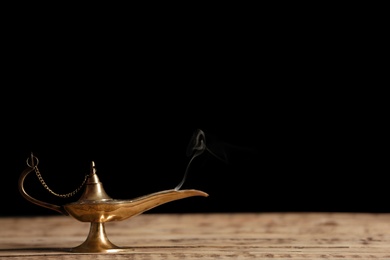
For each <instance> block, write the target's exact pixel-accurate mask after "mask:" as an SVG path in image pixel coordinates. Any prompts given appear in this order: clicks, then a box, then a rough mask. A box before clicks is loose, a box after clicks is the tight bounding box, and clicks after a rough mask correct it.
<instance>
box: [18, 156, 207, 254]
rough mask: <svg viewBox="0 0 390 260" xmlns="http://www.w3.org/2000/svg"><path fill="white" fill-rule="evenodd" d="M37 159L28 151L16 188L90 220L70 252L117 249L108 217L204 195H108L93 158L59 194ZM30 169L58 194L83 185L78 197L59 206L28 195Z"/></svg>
mask: <svg viewBox="0 0 390 260" xmlns="http://www.w3.org/2000/svg"><path fill="white" fill-rule="evenodd" d="M29 159H30V163H29ZM38 163H39V161H38V158H37V157H35V156H33V154H31V158H27V165H28V167H27V168H26V169H25V170H24V171H23V172H22V173H21V175H20V177H19V183H18V184H19V185H18V186H19V191H20V193H21V194H22V196H23V197H24V198H25V199H27V200H28V201H30V202H32V203H34V204H36V205H38V206H41V207H45V208H49V209H51V210H54V211H57V212H59V213H61V214H63V215H66V216H69V215H70V216H72V217H73V218H75V219H76V220H78V221H81V222H90V223H91V225H90V230H89V234H88V237H87V239H86V240H85V241H84V242H83V243H82V244H80V245H79V246H77V247H74V248H71V249H70V252H76V253H105V252H118V251H120V250H121V247H119V246H116V245H115V244H113V243H112V242H111V241H110V240H109V239H108V237H107V235H106V231H105V226H104V223H106V222H111V221H122V220H125V219H128V218H131V217H134V216H137V215H139V214H141V213H143V212H145V211H147V210H150V209H152V208H154V207H157V206H159V205H161V204H164V203H167V202H171V201H174V200H179V199H184V198H188V197H192V196H203V197H207V196H208V194H207V193H205V192H203V191H200V190H195V189H187V190H179V189H178V187H176V188H175V189H172V190H164V191H160V192H155V193H151V194H149V195H145V196H141V197H138V198H134V199H130V200H118V199H112V198H111V197H110V196H108V195H107V193H106V192H105V191H104V188H103V184H102V183H101V182H100V181H99V177H98V176H97V174H96V167H95V163H94V162H93V161H92V162H91V169H90V173H89V175H86V176H85V179H84V182H83V183H82V185H81V186H80V187H79V188H78V189H76V190H75V191H73V192H71V193H68V194H64V195H62V194H57V193H54V192H53V191H52V190H51V189H50V188H49V187H48V186H47V184H46V183H45V182H44V180H43V178H42V176H41V174H40V172H39V170H38V167H37V166H38ZM32 171H35V173H36V175H37V176H38V179H39V180H40V181H41V183H42V184H43V186H44V187H45V188H46V189H47V190H48V191H49V192H50V193H52V194H54V195H57V196H59V197H71V196H73V195H74V194H76V193H77V192H78V191H79V190H81V189H82V188H83V187H84V186H85V188H84V192H83V194H82V195H81V197H80V198H79V200H77V201H75V202H72V203H68V204H65V205H62V206H59V205H54V204H50V203H47V202H43V201H40V200H37V199H35V198H33V197H31V196H30V195H29V194H28V193H27V192H26V191H25V189H24V180H25V178H26V176H27V175H28V174H29V173H30V172H32Z"/></svg>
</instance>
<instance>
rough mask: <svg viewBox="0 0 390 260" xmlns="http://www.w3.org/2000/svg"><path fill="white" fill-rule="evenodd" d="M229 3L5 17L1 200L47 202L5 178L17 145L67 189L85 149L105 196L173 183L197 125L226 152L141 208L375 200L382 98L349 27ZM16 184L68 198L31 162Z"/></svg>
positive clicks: (382, 208) (77, 175)
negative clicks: (136, 17) (152, 16)
mask: <svg viewBox="0 0 390 260" xmlns="http://www.w3.org/2000/svg"><path fill="white" fill-rule="evenodd" d="M274 14H278V12H275V13H274ZM243 16H244V17H245V19H243V18H242V16H240V17H241V18H240V19H238V18H237V19H234V17H231V16H230V17H229V19H227V18H226V17H225V18H226V19H223V20H218V19H216V20H214V21H212V22H210V23H207V24H202V25H201V24H199V23H198V22H197V21H199V20H195V21H192V23H188V24H187V23H186V26H184V25H182V23H180V22H178V21H177V20H170V19H168V18H166V19H163V20H162V21H163V22H161V21H160V22H159V23H157V22H153V23H151V24H146V21H144V22H143V23H142V25H143V26H142V28H140V26H139V24H133V23H126V26H121V27H120V29H119V28H116V29H115V28H114V27H109V26H104V23H102V24H101V26H97V25H94V26H90V27H86V28H88V30H84V31H83V32H82V33H81V32H78V31H77V32H75V31H73V30H71V29H69V24H67V23H66V22H64V23H63V24H56V26H55V27H54V28H52V27H48V25H47V23H45V21H36V20H34V22H36V24H39V25H40V26H38V27H33V26H29V25H28V24H24V26H22V27H18V29H19V30H15V29H10V31H9V34H10V36H11V37H8V38H7V41H6V43H7V46H8V47H7V48H5V49H4V54H5V56H6V59H5V60H4V61H3V63H4V64H3V65H4V66H3V68H4V70H3V75H4V77H3V78H4V80H3V86H5V87H4V88H3V89H4V90H3V91H2V94H1V118H2V124H1V128H2V131H1V152H2V155H1V165H2V167H1V176H2V177H1V185H2V187H1V189H0V192H1V193H0V195H1V198H2V199H3V203H2V207H1V211H0V214H1V215H4V216H5V215H46V214H57V213H56V212H52V211H50V210H48V209H45V208H41V207H38V206H37V205H34V204H31V203H30V202H28V201H26V200H25V199H23V198H22V197H21V195H20V194H19V192H18V178H19V175H20V173H21V172H22V171H23V170H24V169H25V167H26V166H27V165H26V159H27V158H28V157H29V156H30V153H31V152H33V153H34V155H35V156H37V157H38V158H39V161H40V162H39V169H40V171H41V173H42V176H43V178H44V179H45V181H46V182H47V184H48V185H49V186H50V188H51V189H52V190H54V191H55V192H58V193H67V192H70V191H73V190H74V189H75V188H76V187H78V186H79V184H80V183H81V182H82V180H83V177H84V175H85V174H86V173H88V171H89V166H90V163H91V161H94V162H95V163H96V166H97V171H98V175H99V177H100V180H101V181H102V183H103V185H104V188H105V190H106V192H107V193H108V194H109V195H110V196H111V197H113V198H116V199H131V198H134V197H137V196H141V195H146V194H148V193H152V192H156V191H160V190H165V189H172V188H174V187H175V186H176V185H177V184H178V183H179V182H180V181H181V179H182V177H183V175H184V173H185V170H186V167H187V166H188V163H189V161H190V157H187V156H186V149H187V146H188V144H189V142H190V140H191V137H192V135H193V133H194V132H196V131H197V130H198V129H201V130H202V131H204V133H205V137H206V146H207V148H208V149H209V150H210V151H212V152H213V153H216V154H217V155H220V156H222V157H223V158H224V159H226V160H224V161H221V160H219V159H218V158H216V157H214V156H212V154H211V153H209V152H207V151H206V152H204V153H203V154H202V155H200V156H198V157H197V158H195V159H194V160H193V162H192V163H191V166H190V167H189V174H188V179H187V181H186V182H185V184H184V186H183V188H191V189H192V188H194V189H199V190H202V191H205V192H207V193H208V194H209V195H210V196H209V197H207V198H203V197H191V198H186V199H183V200H179V201H175V202H171V203H167V204H164V205H161V206H159V207H157V208H154V209H152V210H150V211H149V212H266V211H347V212H390V206H389V203H388V198H389V196H388V192H387V191H388V185H387V181H386V180H387V178H386V174H387V173H388V166H387V165H386V161H387V160H388V158H387V157H386V155H385V151H387V150H388V146H386V145H385V141H386V136H387V133H386V130H385V126H386V125H387V123H386V121H387V113H386V112H385V111H386V107H387V101H386V98H385V97H386V96H385V95H384V93H382V91H381V88H379V89H378V90H377V88H376V87H377V86H379V84H378V82H377V81H376V80H377V77H376V76H375V73H379V74H380V73H381V71H380V68H378V69H379V70H377V69H374V70H375V71H373V68H372V67H373V65H372V63H371V62H370V57H371V56H372V55H375V49H372V48H371V47H367V45H365V44H362V43H361V41H359V39H360V36H359V35H360V34H359V33H357V31H355V29H354V28H359V30H361V29H362V27H359V26H357V25H356V24H355V25H354V26H351V25H349V24H348V23H338V24H331V23H330V21H329V20H326V16H323V18H324V20H322V19H318V20H315V16H316V14H313V16H312V17H306V18H305V19H302V18H298V16H294V15H291V16H289V18H288V19H287V18H286V19H284V20H281V19H278V17H279V18H280V17H283V16H282V15H281V16H274V17H273V18H271V17H267V18H265V17H263V16H261V18H260V17H259V15H257V16H245V15H243ZM118 19H120V18H118ZM118 23H119V21H118ZM37 28H39V29H37ZM72 28H75V27H72ZM98 28H99V30H98ZM346 28H348V30H347V29H346ZM20 30H22V31H20ZM20 35H23V37H20ZM25 185H26V187H25V188H26V190H27V191H28V192H29V193H30V194H31V195H33V196H34V197H36V198H38V199H41V200H43V201H46V202H51V203H54V204H58V205H62V204H65V203H67V202H70V201H74V200H76V199H77V196H76V197H75V198H72V199H68V200H66V199H65V200H62V199H58V198H56V197H54V196H52V195H51V194H49V193H48V192H47V191H46V190H45V189H44V188H43V187H42V186H41V184H40V183H39V182H38V180H37V178H36V177H34V175H33V174H31V175H29V178H28V179H27V180H26V184H25Z"/></svg>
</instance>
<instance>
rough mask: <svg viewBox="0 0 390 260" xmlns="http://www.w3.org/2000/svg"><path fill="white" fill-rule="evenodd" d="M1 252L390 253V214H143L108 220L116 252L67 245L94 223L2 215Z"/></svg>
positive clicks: (15, 255) (118, 255)
mask: <svg viewBox="0 0 390 260" xmlns="http://www.w3.org/2000/svg"><path fill="white" fill-rule="evenodd" d="M0 227H1V229H0V259H42V258H43V257H44V259H56V260H60V259H152V260H153V259H390V214H384V213H375V214H372V213H232V214H226V213H212V214H210V213H206V214H205V213H201V214H157V213H152V214H143V215H139V216H136V217H134V218H131V219H128V220H125V221H121V222H109V223H106V233H107V236H108V238H109V239H110V240H111V242H113V243H114V244H116V245H118V246H120V247H121V250H119V251H118V252H115V253H103V254H101V253H91V254H78V253H71V252H69V249H70V248H73V247H76V246H78V245H79V244H81V243H82V242H84V240H85V239H86V237H87V235H88V232H89V223H83V222H78V221H76V220H75V219H73V218H71V217H67V216H42V217H2V218H0Z"/></svg>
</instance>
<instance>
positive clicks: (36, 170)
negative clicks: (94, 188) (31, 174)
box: [27, 158, 88, 198]
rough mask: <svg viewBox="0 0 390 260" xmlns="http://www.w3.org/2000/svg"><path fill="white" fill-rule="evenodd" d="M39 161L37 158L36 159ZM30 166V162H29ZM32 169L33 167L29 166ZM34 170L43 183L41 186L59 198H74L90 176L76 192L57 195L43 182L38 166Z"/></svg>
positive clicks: (86, 176)
mask: <svg viewBox="0 0 390 260" xmlns="http://www.w3.org/2000/svg"><path fill="white" fill-rule="evenodd" d="M36 159H37V158H36ZM27 164H28V162H27ZM28 165H29V164H28ZM29 166H30V167H31V165H29ZM33 168H34V171H35V174H36V175H37V177H38V179H39V181H40V182H41V184H42V185H43V187H44V188H45V189H46V190H48V191H49V192H50V193H51V194H53V195H55V196H57V197H61V198H69V197H72V196H74V195H75V194H76V193H77V192H79V191H80V190H81V188H82V187H83V186H84V184H85V182H86V181H87V178H88V174H87V175H85V178H84V181H83V183H81V185H80V187H78V188H77V189H75V190H74V191H72V192H69V193H66V194H58V193H55V192H54V191H52V190H51V189H50V188H49V186H48V185H47V184H46V182H45V181H44V180H43V178H42V175H41V173H40V172H39V169H38V166H37V165H35V166H33Z"/></svg>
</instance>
